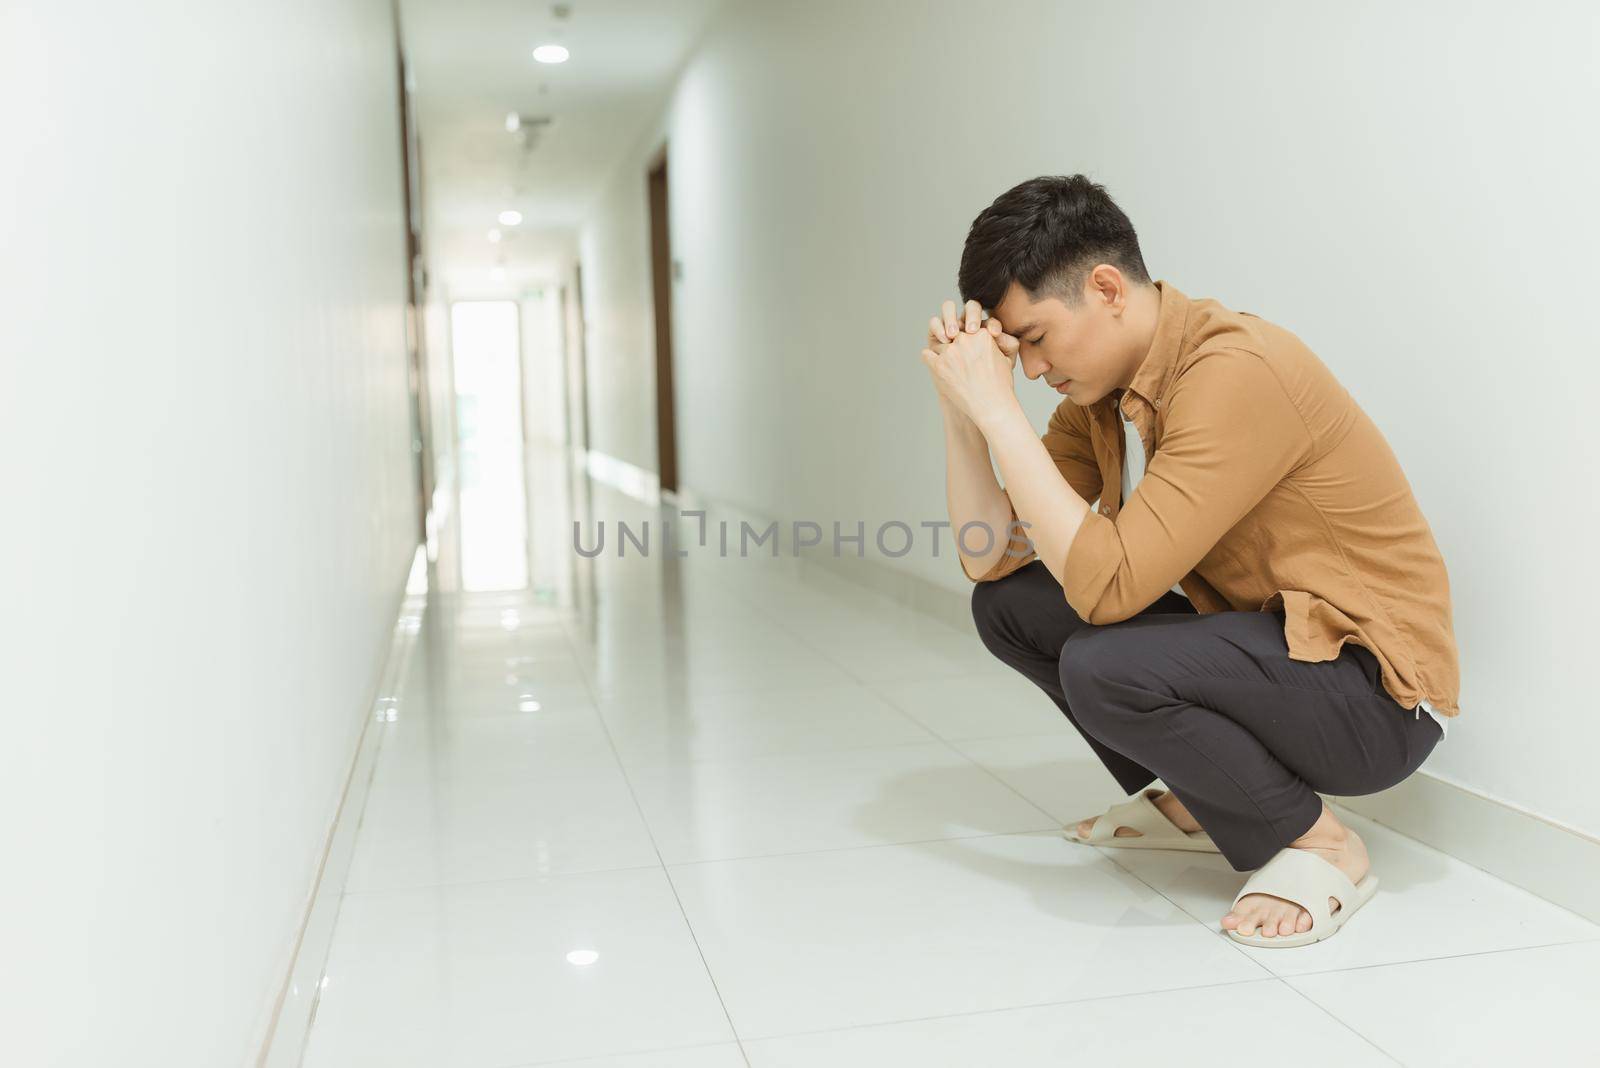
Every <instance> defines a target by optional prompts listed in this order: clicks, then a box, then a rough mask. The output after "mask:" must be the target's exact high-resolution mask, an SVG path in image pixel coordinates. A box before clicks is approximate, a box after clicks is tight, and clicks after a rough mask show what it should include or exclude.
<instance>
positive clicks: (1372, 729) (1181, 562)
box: [922, 175, 1459, 947]
mask: <svg viewBox="0 0 1600 1068" xmlns="http://www.w3.org/2000/svg"><path fill="white" fill-rule="evenodd" d="M959 286H960V289H961V296H962V298H963V301H964V306H963V307H961V308H957V306H956V304H955V303H954V302H953V301H946V302H945V304H944V306H943V308H942V310H941V314H939V315H936V316H934V317H933V318H932V319H931V320H930V322H929V332H928V347H927V348H926V349H924V350H923V353H922V358H923V361H924V363H925V364H926V365H927V368H928V371H929V373H930V375H931V377H932V380H933V383H934V386H935V387H936V389H937V393H938V400H939V405H940V408H941V410H942V411H943V413H944V421H945V441H946V461H947V468H948V475H947V492H948V503H949V509H950V522H951V524H952V528H953V529H956V530H960V529H961V528H962V527H963V526H965V525H967V524H969V523H979V524H983V525H985V526H987V527H988V528H989V529H990V530H992V531H994V532H996V533H997V534H998V535H999V536H998V537H996V538H994V539H992V541H991V543H990V544H988V545H987V546H984V545H983V544H982V542H984V540H985V539H983V538H979V537H968V538H966V539H964V542H965V544H963V539H958V546H960V549H959V551H960V556H961V564H962V567H963V569H964V570H965V571H966V574H967V576H968V578H970V579H972V580H973V581H974V582H975V583H976V586H975V587H974V590H973V597H972V610H973V615H974V617H975V619H976V621H977V624H978V629H979V632H980V634H981V635H982V638H983V642H984V644H985V645H986V646H987V647H988V648H989V650H990V651H991V652H992V653H994V655H995V656H997V657H999V658H1000V659H1001V660H1002V661H1004V662H1005V663H1007V664H1009V665H1010V666H1012V667H1013V668H1015V669H1016V670H1017V671H1019V672H1021V673H1022V674H1024V675H1026V676H1027V677H1028V678H1029V679H1031V680H1032V681H1033V682H1034V683H1035V684H1037V685H1038V686H1039V688H1040V689H1042V690H1043V691H1044V692H1045V693H1046V694H1047V695H1048V696H1049V697H1050V699H1051V700H1053V701H1054V702H1055V703H1056V705H1057V707H1059V708H1060V709H1061V712H1062V714H1063V715H1065V716H1066V717H1067V719H1068V720H1070V721H1071V722H1072V724H1073V726H1074V727H1076V728H1077V730H1078V731H1079V732H1080V733H1081V734H1082V735H1083V738H1084V740H1085V741H1086V742H1087V743H1088V745H1089V746H1090V748H1092V749H1093V750H1094V752H1095V753H1096V755H1098V756H1099V758H1100V760H1101V761H1102V762H1103V763H1104V764H1105V766H1106V769H1107V770H1108V771H1109V772H1110V773H1111V775H1112V777H1113V778H1114V779H1116V781H1117V783H1118V784H1119V785H1120V786H1121V787H1122V788H1123V790H1124V792H1126V793H1128V794H1130V795H1132V797H1131V800H1129V801H1126V802H1124V803H1122V804H1119V805H1115V806H1113V807H1112V808H1111V809H1110V810H1109V811H1108V812H1106V813H1105V814H1103V815H1101V816H1099V817H1095V818H1089V819H1085V820H1083V821H1082V822H1080V823H1077V824H1075V825H1074V826H1071V827H1069V828H1067V836H1068V837H1069V838H1072V839H1074V840H1076V841H1080V842H1087V843H1092V844H1095V845H1099V846H1105V847H1116V848H1145V849H1149V848H1157V849H1189V850H1200V851H1210V852H1220V853H1221V854H1222V855H1223V856H1224V857H1225V858H1226V859H1227V861H1228V862H1229V863H1230V864H1231V865H1232V866H1233V867H1234V869H1236V870H1238V871H1254V874H1253V875H1252V876H1251V877H1250V878H1249V879H1248V880H1247V881H1246V882H1245V884H1244V887H1243V889H1241V890H1240V892H1239V895H1238V896H1237V897H1236V898H1235V900H1234V903H1233V907H1232V909H1231V911H1230V912H1228V914H1227V915H1226V916H1224V917H1222V921H1221V925H1222V928H1223V929H1224V930H1225V931H1226V932H1227V933H1228V935H1229V937H1231V938H1234V939H1236V940H1238V941H1241V942H1245V943H1247V944H1251V945H1260V946H1274V947H1290V946H1297V945H1304V944H1307V943H1309V942H1313V941H1317V940H1319V939H1322V938H1326V937H1328V936H1330V935H1332V934H1333V933H1335V932H1336V931H1338V930H1339V928H1340V927H1341V926H1342V925H1343V924H1344V923H1345V922H1346V921H1347V920H1348V919H1349V918H1350V916H1351V914H1352V913H1354V912H1355V911H1356V910H1357V909H1358V908H1360V907H1361V906H1362V905H1363V904H1365V903H1366V902H1367V901H1368V900H1369V899H1370V898H1371V896H1372V894H1373V892H1374V891H1375V890H1376V887H1377V876H1376V875H1375V874H1374V873H1373V872H1372V870H1371V865H1370V863H1369V861H1368V858H1367V853H1366V849H1365V847H1364V846H1363V844H1362V841H1361V839H1360V838H1359V837H1358V836H1357V835H1356V834H1355V832H1354V831H1352V830H1350V829H1349V828H1347V827H1345V826H1344V825H1343V824H1342V823H1341V822H1340V821H1339V820H1338V819H1337V818H1336V816H1335V815H1334V813H1333V811H1332V810H1331V809H1329V808H1328V806H1327V805H1326V804H1325V803H1324V802H1323V800H1322V798H1321V797H1320V796H1319V793H1318V792H1319V791H1321V792H1324V793H1329V794H1334V795H1357V794H1367V793H1375V792H1377V791H1379V790H1383V789H1386V788H1388V787H1390V786H1393V785H1394V784H1395V783H1397V782H1400V781H1401V780H1402V779H1404V778H1406V777H1407V776H1408V775H1410V774H1411V773H1412V772H1413V771H1415V770H1416V769H1417V768H1418V767H1419V766H1420V765H1421V764H1422V762H1423V761H1424V760H1425V759H1426V758H1427V756H1428V754H1429V753H1430V752H1432V750H1433V748H1434V746H1435V745H1436V744H1437V743H1438V742H1439V741H1440V739H1441V738H1442V737H1443V735H1444V727H1445V721H1446V719H1447V718H1451V717H1454V716H1456V715H1458V714H1459V708H1458V706H1457V699H1458V689H1459V665H1458V661H1457V652H1456V644H1455V635H1454V629H1453V625H1452V622H1451V608H1450V585H1449V578H1448V576H1447V574H1446V571H1445V565H1444V561H1443V559H1442V557H1441V555H1440V553H1439V548H1438V546H1437V544H1436V543H1435V541H1434V538H1433V534H1432V532H1431V530H1430V529H1429V527H1428V523H1427V520H1426V519H1424V518H1423V515H1422V512H1421V511H1420V509H1419V508H1418V506H1417V502H1416V500H1415V498H1414V497H1413V495H1412V492H1411V487H1410V485H1409V483H1408V482H1407V481H1406V477H1405V475H1404V473H1403V472H1402V470H1401V468H1400V465H1399V463H1398V461H1397V460H1396V458H1395V456H1394V454H1393V452H1392V451H1391V450H1390V448H1389V446H1388V444H1387V442H1386V441H1385V440H1384V437H1383V435H1382V434H1381V433H1380V432H1379V430H1378V428H1377V426H1376V425H1374V424H1373V422H1372V421H1371V420H1370V419H1369V418H1368V417H1367V415H1366V413H1365V412H1363V411H1362V410H1361V408H1360V407H1359V406H1358V405H1357V404H1356V402H1355V400H1354V399H1352V397H1351V396H1350V394H1349V393H1347V392H1346V391H1345V389H1344V388H1343V387H1342V386H1341V385H1340V384H1339V382H1338V380H1337V379H1335V378H1334V376H1333V374H1332V373H1331V372H1330V371H1329V370H1328V368H1327V367H1326V366H1325V365H1324V364H1323V363H1322V362H1321V361H1320V360H1319V359H1318V358H1317V356H1316V355H1315V354H1313V353H1312V352H1311V350H1310V349H1308V348H1307V347H1306V346H1305V345H1304V344H1303V343H1302V342H1301V341H1300V339H1299V338H1297V337H1295V336H1294V335H1293V334H1292V333H1290V332H1289V331H1288V330H1285V329H1284V328H1282V327H1280V326H1277V325H1274V324H1273V323H1271V322H1268V321H1266V320H1264V319H1261V318H1258V317H1256V316H1254V315H1251V314H1248V313H1245V312H1237V311H1232V310H1230V309H1228V308H1226V307H1223V306H1222V305H1221V304H1219V303H1217V302H1216V301H1214V300H1207V299H1197V298H1191V297H1189V296H1187V295H1185V294H1184V293H1182V292H1181V291H1179V290H1178V289H1177V287H1175V286H1174V285H1172V283H1170V282H1168V281H1155V282H1152V281H1151V280H1150V276H1149V274H1148V272H1147V271H1146V268H1145V264H1144V259H1143V257H1142V255H1141V253H1140V251H1139V242H1138V238H1137V236H1136V234H1135V232H1134V228H1133V226H1132V224H1131V223H1130V222H1129V221H1128V218H1127V216H1126V215H1124V214H1123V213H1122V211H1121V210H1120V209H1119V208H1118V207H1117V205H1116V204H1115V203H1113V201H1112V200H1111V198H1110V196H1108V195H1107V193H1106V191H1105V190H1104V189H1103V188H1102V187H1100V186H1098V185H1095V184H1094V183H1092V182H1090V181H1089V180H1088V179H1086V178H1084V177H1083V176H1081V175H1076V176H1072V177H1043V178H1035V179H1033V180H1031V181H1027V182H1024V183H1022V184H1021V185H1019V186H1017V187H1016V188H1014V189H1011V190H1009V191H1008V192H1006V193H1005V194H1003V195H1002V196H1001V197H1000V198H999V199H997V200H996V201H995V202H994V203H993V204H991V205H990V206H989V207H988V208H986V209H985V210H984V211H983V212H982V213H981V214H979V216H978V217H977V219H976V220H975V221H974V222H973V224H972V227H971V230H970V232H969V233H968V235H967V240H966V247H965V249H964V250H963V252H962V256H961V267H960V274H959ZM985 312H987V319H985V317H984V315H985ZM1018 362H1020V363H1021V365H1022V370H1023V374H1024V375H1025V376H1026V377H1027V378H1029V379H1030V380H1034V381H1043V382H1044V384H1045V385H1046V386H1048V387H1049V388H1051V389H1053V390H1055V392H1056V393H1057V394H1059V395H1060V397H1061V398H1062V399H1061V402H1060V404H1059V405H1058V406H1057V407H1056V409H1055V412H1054V414H1053V415H1052V416H1051V418H1050V421H1049V426H1048V428H1047V429H1046V431H1045V433H1044V435H1043V437H1042V438H1041V437H1040V436H1039V435H1038V434H1037V432H1036V431H1035V430H1034V428H1033V427H1032V426H1031V425H1030V424H1029V421H1028V419H1027V416H1026V415H1025V414H1024V412H1023V411H1022V408H1021V406H1020V405H1019V403H1018V401H1017V395H1016V390H1015V380H1014V378H1013V368H1014V366H1015V365H1016V364H1017V363H1018ZM991 456H992V457H993V461H994V464H993V465H991ZM996 465H997V466H998V467H999V469H1000V472H1001V475H1002V477H1003V479H1004V482H1005V485H1004V487H1003V488H1002V486H1001V485H1000V484H999V482H997V481H996V479H995V476H994V470H993V467H994V466H996ZM1023 532H1025V537H1019V536H1015V535H1018V534H1021V533H1023ZM1008 534H1009V535H1012V536H1008ZM969 546H971V547H974V548H976V549H978V550H981V551H976V552H969V551H968V547H969ZM1157 778H1159V779H1160V780H1161V781H1162V782H1163V783H1164V784H1165V785H1166V787H1167V790H1166V792H1162V791H1160V790H1158V789H1147V787H1150V785H1151V784H1152V782H1154V781H1155V780H1156V779H1157Z"/></svg>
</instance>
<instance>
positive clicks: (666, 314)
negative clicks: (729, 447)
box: [645, 144, 678, 493]
mask: <svg viewBox="0 0 1600 1068" xmlns="http://www.w3.org/2000/svg"><path fill="white" fill-rule="evenodd" d="M645 184H646V187H647V189H648V194H649V204H650V283H651V291H652V293H653V296H654V305H655V342H656V344H655V351H656V463H657V471H658V473H659V474H660V477H661V491H662V492H663V493H676V492H677V490H678V433H677V429H678V428H677V407H676V404H675V403H674V399H673V376H672V270H673V263H672V232H671V225H670V220H669V218H668V214H669V212H668V205H669V203H670V198H669V196H668V172H667V146H666V145H665V144H663V145H662V146H661V147H660V148H659V149H658V150H657V151H656V153H655V155H654V157H652V159H651V160H650V166H649V169H648V171H647V175H646V178H645Z"/></svg>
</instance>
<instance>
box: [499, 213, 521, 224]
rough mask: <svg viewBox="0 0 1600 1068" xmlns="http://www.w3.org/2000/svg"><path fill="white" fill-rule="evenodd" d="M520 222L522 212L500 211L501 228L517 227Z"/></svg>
mask: <svg viewBox="0 0 1600 1068" xmlns="http://www.w3.org/2000/svg"><path fill="white" fill-rule="evenodd" d="M521 222H522V212H520V211H502V212H501V213H500V225H501V226H517V225H518V224H520V223H521Z"/></svg>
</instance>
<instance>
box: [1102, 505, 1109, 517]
mask: <svg viewBox="0 0 1600 1068" xmlns="http://www.w3.org/2000/svg"><path fill="white" fill-rule="evenodd" d="M1100 514H1101V515H1110V514H1111V506H1110V505H1109V504H1102V505H1101V506H1100Z"/></svg>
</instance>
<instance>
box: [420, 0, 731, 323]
mask: <svg viewBox="0 0 1600 1068" xmlns="http://www.w3.org/2000/svg"><path fill="white" fill-rule="evenodd" d="M723 2H724V0H569V2H567V3H565V4H555V3H548V2H527V0H523V2H516V0H400V17H401V29H402V36H403V38H404V40H405V50H406V59H407V62H408V64H409V65H410V69H411V84H412V100H413V103H414V106H415V109H416V120H417V127H418V133H419V139H420V141H421V146H422V161H423V165H422V174H423V188H424V195H425V198H426V210H427V227H428V233H427V240H428V242H429V250H428V255H429V260H430V264H431V267H432V270H433V274H434V278H435V281H439V282H443V284H444V286H445V287H446V292H447V293H448V294H449V295H450V296H452V297H465V296H496V295H509V294H513V293H519V292H521V291H522V290H523V289H525V288H527V287H529V286H536V285H539V284H542V283H544V282H546V281H549V280H551V279H552V278H554V277H555V276H556V271H557V269H558V267H559V265H560V264H561V263H562V261H563V260H565V259H566V257H567V256H569V255H570V253H571V250H572V248H573V247H574V244H575V239H576V231H577V227H578V225H579V223H581V222H582V220H583V216H584V213H585V211H586V210H587V208H588V206H589V205H590V203H591V202H592V200H593V199H594V197H595V195H596V194H597V193H598V192H599V191H600V189H601V184H602V183H603V182H604V181H605V180H606V178H607V177H609V176H610V174H611V172H612V171H613V170H614V169H615V168H616V166H617V165H618V163H619V162H620V161H621V159H622V157H623V155H624V154H625V153H626V152H627V151H628V150H629V149H631V148H632V147H634V145H635V143H636V142H637V140H638V138H639V137H641V136H643V134H644V132H645V127H646V125H647V124H648V123H649V122H650V121H651V119H652V118H653V117H654V116H655V115H656V113H657V112H658V111H659V109H660V108H661V106H662V104H663V102H664V100H665V95H666V92H667V91H668V89H669V88H670V86H671V83H672V80H673V78H674V76H675V75H676V73H677V71H678V69H679V67H680V66H681V64H682V63H683V61H684V58H685V57H686V56H687V54H688V52H689V49H690V48H691V47H692V46H693V45H694V43H695V42H696V41H697V40H698V39H699V36H700V33H701V31H702V29H703V28H704V26H705V25H706V22H707V21H708V19H709V18H710V16H711V15H712V13H713V12H714V11H715V10H716V9H717V8H719V7H721V6H722V4H723ZM561 8H566V9H568V11H569V12H570V14H568V15H567V17H565V18H562V17H560V16H559V14H558V11H559V9H561ZM549 43H556V44H562V45H565V46H566V47H567V48H568V49H569V50H570V52H571V58H570V59H569V60H568V61H567V62H565V63H562V64H559V65H554V64H541V63H538V62H535V61H534V59H533V56H532V52H533V49H534V47H535V46H537V45H541V44H549ZM511 112H516V113H518V114H520V115H521V116H523V118H524V119H525V120H526V119H531V118H535V117H548V118H549V119H550V122H549V124H548V125H546V126H543V127H536V128H534V129H533V130H532V131H531V132H530V130H529V129H528V128H527V127H525V128H524V130H523V131H521V132H519V133H515V134H513V133H509V132H507V130H506V116H507V114H508V113H511ZM507 209H515V210H517V211H520V212H521V213H522V216H523V221H522V223H521V225H520V226H516V227H506V226H499V224H498V223H497V222H496V217H497V216H498V215H499V213H500V212H501V211H504V210H507ZM497 226H498V228H499V229H500V231H501V233H502V235H503V238H502V240H501V242H500V243H499V244H498V245H496V244H493V243H491V242H490V241H489V238H488V233H489V231H490V230H491V229H493V228H496V227H497ZM497 264H498V265H503V266H504V268H505V275H506V277H505V278H504V280H497V279H496V278H495V276H494V274H493V271H494V268H495V267H496V266H497Z"/></svg>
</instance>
